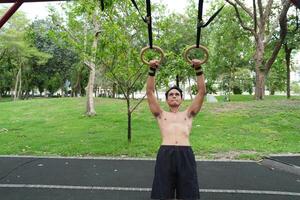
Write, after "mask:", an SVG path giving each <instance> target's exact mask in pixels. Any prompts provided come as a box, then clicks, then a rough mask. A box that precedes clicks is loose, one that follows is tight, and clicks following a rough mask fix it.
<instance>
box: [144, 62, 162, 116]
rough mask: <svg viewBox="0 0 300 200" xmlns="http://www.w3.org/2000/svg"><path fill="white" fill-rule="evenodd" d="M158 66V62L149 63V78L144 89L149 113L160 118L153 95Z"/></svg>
mask: <svg viewBox="0 0 300 200" xmlns="http://www.w3.org/2000/svg"><path fill="white" fill-rule="evenodd" d="M158 65H159V62H158V60H152V61H150V68H149V76H148V79H147V88H146V94H147V99H148V104H149V107H150V111H151V112H152V114H153V115H154V116H155V117H158V116H160V115H161V113H162V109H161V108H160V106H159V103H158V102H157V100H156V97H155V95H154V90H155V72H156V69H157V68H158Z"/></svg>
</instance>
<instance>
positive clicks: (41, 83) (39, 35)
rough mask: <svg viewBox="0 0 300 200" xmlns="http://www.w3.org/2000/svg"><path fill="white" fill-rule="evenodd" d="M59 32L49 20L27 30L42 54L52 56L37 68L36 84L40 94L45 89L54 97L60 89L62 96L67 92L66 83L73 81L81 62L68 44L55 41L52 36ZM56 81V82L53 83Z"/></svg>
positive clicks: (34, 78)
mask: <svg viewBox="0 0 300 200" xmlns="http://www.w3.org/2000/svg"><path fill="white" fill-rule="evenodd" d="M55 30H57V27H56V26H53V24H52V23H51V21H49V20H35V21H34V22H32V23H31V24H30V26H29V28H28V30H27V38H28V40H30V41H31V42H32V43H33V44H34V46H35V47H36V48H37V49H39V50H40V51H42V52H45V53H48V54H51V55H52V57H51V58H50V59H49V60H48V61H47V63H45V64H44V65H43V66H35V69H34V77H33V81H34V84H35V85H37V87H38V88H39V90H40V92H43V91H44V89H45V88H47V89H48V91H50V90H51V91H50V94H51V95H53V93H54V92H56V91H57V90H58V89H59V88H60V89H61V91H62V94H61V95H62V96H64V92H65V90H66V88H65V84H66V82H68V81H70V80H71V74H72V73H74V71H75V67H74V66H75V65H77V63H78V62H79V58H78V55H77V54H76V53H74V49H72V48H70V47H69V46H68V44H67V43H66V42H65V41H64V40H62V39H60V38H57V39H56V40H55V41H54V40H53V37H52V35H51V34H53V32H55ZM53 80H55V82H53Z"/></svg>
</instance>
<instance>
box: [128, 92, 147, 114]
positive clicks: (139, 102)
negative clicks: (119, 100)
mask: <svg viewBox="0 0 300 200" xmlns="http://www.w3.org/2000/svg"><path fill="white" fill-rule="evenodd" d="M146 95H147V94H145V95H144V96H143V98H142V99H141V100H140V101H139V102H138V103H137V104H136V105H135V106H134V108H132V109H131V110H130V113H132V112H133V111H134V110H135V109H136V108H137V107H138V105H140V104H141V103H142V101H143V100H144V99H145V97H146Z"/></svg>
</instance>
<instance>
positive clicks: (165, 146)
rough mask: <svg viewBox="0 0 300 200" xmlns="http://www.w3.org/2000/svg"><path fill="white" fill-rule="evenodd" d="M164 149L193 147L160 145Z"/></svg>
mask: <svg viewBox="0 0 300 200" xmlns="http://www.w3.org/2000/svg"><path fill="white" fill-rule="evenodd" d="M160 148H162V149H191V148H192V146H183V145H160Z"/></svg>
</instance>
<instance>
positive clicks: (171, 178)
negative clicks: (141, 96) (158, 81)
mask: <svg viewBox="0 0 300 200" xmlns="http://www.w3.org/2000/svg"><path fill="white" fill-rule="evenodd" d="M192 63H193V67H194V68H195V71H196V75H197V86H198V94H197V95H196V97H195V99H194V100H193V102H192V104H191V105H190V106H189V107H188V108H187V109H186V110H185V111H183V112H179V106H180V104H181V103H182V101H183V99H182V90H181V89H180V88H178V87H176V86H173V87H171V88H170V89H169V90H168V91H167V92H166V101H167V103H168V105H169V108H170V111H169V112H168V111H164V110H162V109H161V108H160V106H159V103H158V102H157V100H156V97H155V95H154V88H155V78H154V77H155V72H156V69H157V68H158V66H159V61H157V60H152V61H150V69H149V76H148V80H147V97H148V103H149V107H150V110H151V112H152V114H153V115H154V116H155V118H156V120H157V122H158V125H159V128H160V132H161V137H162V144H161V146H160V148H159V151H158V154H157V159H156V165H155V175H154V180H153V185H152V192H151V198H152V199H175V197H176V199H190V200H192V199H199V198H200V194H199V186H198V181H197V170H196V169H197V166H196V161H195V156H194V153H193V150H192V148H191V146H190V142H189V135H190V132H191V128H192V121H193V118H194V117H195V116H196V114H197V113H198V112H199V111H200V109H201V106H202V103H203V99H204V96H205V92H206V90H205V82H204V75H203V72H202V69H201V66H200V61H199V60H196V59H195V60H192ZM175 191H176V192H175ZM175 193H176V195H175Z"/></svg>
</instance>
